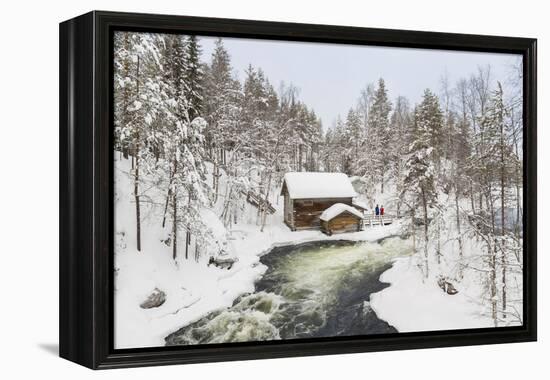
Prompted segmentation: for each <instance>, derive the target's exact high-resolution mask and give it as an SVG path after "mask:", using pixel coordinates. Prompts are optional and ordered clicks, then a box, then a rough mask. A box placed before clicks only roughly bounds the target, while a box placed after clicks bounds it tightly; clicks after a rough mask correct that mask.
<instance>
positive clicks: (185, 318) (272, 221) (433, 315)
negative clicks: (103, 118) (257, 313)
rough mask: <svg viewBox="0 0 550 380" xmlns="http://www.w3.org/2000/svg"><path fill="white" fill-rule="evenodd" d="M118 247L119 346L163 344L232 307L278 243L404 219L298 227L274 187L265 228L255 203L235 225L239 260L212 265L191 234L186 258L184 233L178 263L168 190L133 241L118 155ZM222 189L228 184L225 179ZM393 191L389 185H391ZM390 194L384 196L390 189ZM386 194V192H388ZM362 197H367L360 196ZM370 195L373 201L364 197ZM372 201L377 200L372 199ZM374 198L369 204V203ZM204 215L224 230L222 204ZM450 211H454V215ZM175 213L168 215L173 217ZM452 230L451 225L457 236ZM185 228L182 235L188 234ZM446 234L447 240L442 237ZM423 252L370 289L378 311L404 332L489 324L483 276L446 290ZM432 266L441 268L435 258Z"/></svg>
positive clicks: (233, 252)
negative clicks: (162, 297)
mask: <svg viewBox="0 0 550 380" xmlns="http://www.w3.org/2000/svg"><path fill="white" fill-rule="evenodd" d="M116 158H117V159H116V162H115V170H116V175H115V182H116V195H115V196H116V202H115V205H116V210H115V213H116V215H115V221H116V226H115V228H116V241H115V245H116V247H115V248H116V249H115V346H116V347H117V348H132V347H151V346H162V345H164V338H165V337H166V336H167V335H168V334H170V333H171V332H173V331H175V330H177V329H178V328H180V327H182V326H185V325H187V324H189V323H192V322H194V321H196V320H198V319H200V318H201V317H203V316H204V315H206V314H208V313H209V312H212V311H215V310H218V309H221V308H226V307H230V306H231V305H232V303H233V301H234V300H235V299H236V298H237V297H239V296H240V295H242V294H245V293H249V292H253V291H254V283H255V281H256V280H257V279H259V278H260V277H261V276H262V275H263V273H264V272H265V271H266V269H267V268H266V267H265V266H264V265H263V264H261V263H260V260H259V259H260V257H261V256H262V255H263V254H265V253H267V252H269V251H270V250H271V249H272V248H274V247H276V246H282V245H289V244H297V243H302V242H307V241H316V240H339V239H345V240H357V241H371V242H372V241H376V240H379V239H381V238H384V237H387V236H391V235H397V234H399V233H400V232H401V230H402V227H401V225H400V223H399V222H397V223H394V224H392V225H388V226H375V227H370V228H366V229H365V230H364V231H360V232H353V233H346V234H345V235H338V234H337V235H333V236H327V235H325V234H323V233H321V232H320V231H296V232H292V231H290V229H289V228H288V227H287V226H286V225H285V224H284V223H283V216H282V213H281V210H280V209H281V208H282V204H283V201H282V199H277V197H278V196H279V195H278V193H277V194H274V196H273V199H272V203H273V205H274V206H275V208H276V209H277V212H276V213H275V214H274V215H271V216H269V217H268V223H267V224H266V226H265V228H264V231H263V232H260V226H258V225H257V224H256V223H255V222H254V220H255V214H256V209H254V208H253V207H251V206H249V207H250V210H248V213H249V216H248V217H246V216H245V217H243V218H242V220H243V222H239V223H238V224H236V225H233V226H232V229H231V232H230V237H229V247H228V253H229V256H230V257H234V258H236V259H237V261H236V262H235V263H234V265H233V266H232V267H231V268H230V269H229V270H228V269H222V268H218V267H216V266H214V265H207V264H208V259H209V256H208V255H203V256H202V257H200V258H199V259H198V261H196V260H195V259H194V251H193V241H192V242H191V245H190V249H189V258H188V259H185V257H184V255H185V239H184V236H181V237H180V238H179V239H178V242H179V243H178V245H179V249H178V258H177V260H176V262H174V260H173V258H172V248H171V246H170V244H169V243H168V244H167V243H165V241H166V239H167V238H169V237H170V228H169V226H168V225H167V227H165V228H163V227H162V226H161V222H160V221H161V220H162V215H161V213H162V210H163V207H162V206H163V199H164V197H165V196H166V195H165V194H162V193H157V194H155V192H154V191H151V190H149V192H148V196H147V198H146V199H147V201H146V202H143V205H142V216H143V218H142V219H143V220H142V230H143V233H142V250H141V252H138V251H137V250H136V248H135V247H136V245H135V204H134V203H133V202H134V200H133V196H132V183H131V180H130V178H129V177H128V175H127V173H128V172H129V171H130V161H129V160H124V159H121V158H119V157H118V155H117V157H116ZM221 187H222V188H223V183H222V184H221ZM386 194H389V192H386ZM386 194H384V195H386ZM384 195H382V194H379V195H377V199H376V201H377V202H380V204H384V203H386V204H390V199H389V195H386V196H384ZM386 197H388V198H387V199H386ZM360 201H361V200H360ZM363 201H367V200H363ZM369 203H372V200H371V201H370V202H369ZM369 205H370V204H369ZM202 215H203V218H204V219H207V220H208V225H209V226H210V227H212V228H213V230H214V231H215V232H216V234H223V233H226V232H227V231H226V229H225V227H224V226H223V225H222V224H221V222H220V220H219V217H218V215H219V213H218V212H217V210H209V209H204V210H203V214H202ZM449 217H451V215H449ZM168 219H169V218H168ZM452 233H453V231H447V234H450V235H452ZM182 235H183V234H182ZM443 240H445V239H443ZM442 252H443V254H444V257H445V260H444V261H443V263H442V264H441V265H440V269H441V268H442V269H443V271H444V272H446V273H450V272H453V270H454V269H453V265H455V262H454V258H455V257H456V241H450V242H448V243H445V244H443V246H442ZM475 253H476V246H475V242H470V243H469V245H467V244H466V247H465V254H471V255H474V256H475ZM417 259H418V255H415V256H411V257H404V258H398V259H396V260H395V261H394V265H393V267H392V268H391V269H389V270H388V271H386V272H385V273H383V274H382V276H381V281H383V282H387V283H389V284H390V287H388V288H386V289H384V290H382V291H381V292H379V293H376V294H372V295H371V302H370V304H371V306H372V308H373V310H374V311H375V312H376V313H377V315H378V317H379V318H381V319H383V320H385V321H387V322H388V323H389V324H391V325H393V326H394V327H395V328H397V330H398V331H400V332H408V331H424V330H440V329H465V328H479V327H491V326H492V320H491V319H490V318H489V316H488V315H487V313H486V311H487V307H488V305H486V304H485V305H484V304H483V303H480V302H479V300H480V299H481V298H482V297H480V294H481V292H482V287H481V285H480V284H481V283H482V279H481V275H480V277H479V278H476V277H475V276H474V275H471V276H470V277H468V278H465V279H464V280H463V281H461V282H460V285H459V287H458V290H459V293H458V294H456V295H448V294H446V293H444V292H443V291H442V290H441V289H440V288H439V287H438V285H437V278H436V273H435V272H436V271H432V272H434V273H432V274H431V276H430V277H429V278H428V279H424V277H423V274H422V272H421V270H420V268H419V266H418V265H417V264H418V263H417V261H416V260H417ZM433 261H434V259H433V260H432V262H430V265H431V266H432V268H433V267H435V265H436V264H435V263H434V262H433ZM155 289H159V290H161V291H163V292H164V293H165V294H166V301H165V303H164V304H162V305H161V306H160V307H157V308H152V309H142V308H141V307H140V304H141V303H142V302H143V301H145V300H146V299H147V297H148V296H149V295H150V294H151V293H153V292H154V291H155Z"/></svg>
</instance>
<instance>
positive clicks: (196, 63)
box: [183, 35, 204, 120]
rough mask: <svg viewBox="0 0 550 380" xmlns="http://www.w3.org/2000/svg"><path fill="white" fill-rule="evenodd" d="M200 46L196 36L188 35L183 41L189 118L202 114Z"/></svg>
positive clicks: (202, 71)
mask: <svg viewBox="0 0 550 380" xmlns="http://www.w3.org/2000/svg"><path fill="white" fill-rule="evenodd" d="M200 55H201V48H200V45H199V42H198V40H197V37H196V36H194V35H190V36H188V37H187V39H186V43H185V70H184V74H183V77H184V81H185V90H184V91H185V97H186V98H187V101H188V103H189V111H188V112H189V119H190V120H193V119H194V118H195V117H197V116H201V115H202V107H203V76H204V70H203V66H202V64H201V62H200Z"/></svg>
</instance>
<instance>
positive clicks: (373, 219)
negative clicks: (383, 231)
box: [363, 214, 396, 227]
mask: <svg viewBox="0 0 550 380" xmlns="http://www.w3.org/2000/svg"><path fill="white" fill-rule="evenodd" d="M395 219H396V216H395V215H390V214H384V215H372V214H368V215H365V216H364V217H363V226H364V227H372V226H385V225H387V224H392V223H393V221H394V220H395Z"/></svg>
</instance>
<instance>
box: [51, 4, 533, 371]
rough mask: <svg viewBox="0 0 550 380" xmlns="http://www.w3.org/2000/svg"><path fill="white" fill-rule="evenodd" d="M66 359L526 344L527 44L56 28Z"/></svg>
mask: <svg viewBox="0 0 550 380" xmlns="http://www.w3.org/2000/svg"><path fill="white" fill-rule="evenodd" d="M60 173H61V176H60V178H61V180H60V205H61V206H60V220H61V225H60V244H61V249H60V355H61V356H62V357H64V358H67V359H69V360H72V361H75V362H77V363H80V364H82V365H85V366H88V367H90V368H114V367H127V366H144V365H159V364H172V363H195V362H207V361H222V360H240V359H257V358H273V357H284V356H296V355H320V354H336V353H349V352H363V351H380V350H398V349H412V348H423V347H441V346H454V345H473V344H488V343H505V342H525V341H532V340H535V339H536V40H534V39H527V38H513V37H496V36H477V35H459V34H442V33H427V32H411V31H398V30H381V29H366V28H354V27H341V26H323V25H305V24H288V23H273V22H258V21H243V20H225V19H210V18H196V17H182V16H163V15H146V14H131V13H127V14H126V13H111V12H97V11H96V12H91V13H88V14H85V15H83V16H80V17H77V18H75V19H72V20H69V21H66V22H63V23H62V24H61V25H60Z"/></svg>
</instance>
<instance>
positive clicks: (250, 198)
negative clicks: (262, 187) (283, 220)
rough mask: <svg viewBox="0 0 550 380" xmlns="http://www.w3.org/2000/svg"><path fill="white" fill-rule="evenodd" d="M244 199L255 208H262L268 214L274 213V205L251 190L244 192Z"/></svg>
mask: <svg viewBox="0 0 550 380" xmlns="http://www.w3.org/2000/svg"><path fill="white" fill-rule="evenodd" d="M246 201H247V202H248V203H250V204H251V205H253V206H255V207H257V208H260V207H261V208H263V209H264V210H266V211H267V213H268V214H274V213H275V207H273V205H272V204H271V203H269V202H268V201H266V200H265V199H264V198H262V197H260V196H259V195H258V194H256V193H255V192H254V191H252V190H250V191H248V192H247V193H246Z"/></svg>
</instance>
